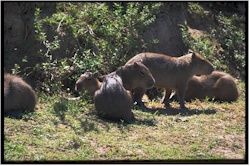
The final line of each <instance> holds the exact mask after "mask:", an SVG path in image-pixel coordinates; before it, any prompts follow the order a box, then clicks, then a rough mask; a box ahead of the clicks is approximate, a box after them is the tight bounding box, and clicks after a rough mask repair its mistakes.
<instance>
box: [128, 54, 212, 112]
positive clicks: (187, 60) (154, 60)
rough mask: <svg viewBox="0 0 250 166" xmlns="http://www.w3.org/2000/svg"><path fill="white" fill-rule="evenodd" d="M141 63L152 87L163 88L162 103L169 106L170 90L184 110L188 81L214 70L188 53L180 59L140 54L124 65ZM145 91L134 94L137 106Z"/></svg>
mask: <svg viewBox="0 0 250 166" xmlns="http://www.w3.org/2000/svg"><path fill="white" fill-rule="evenodd" d="M134 62H142V63H143V64H144V65H145V66H146V67H147V68H148V69H149V70H150V72H151V73H152V75H153V77H154V79H155V84H154V87H159V88H165V95H164V97H163V102H164V104H165V106H166V107H168V106H169V96H170V94H171V92H172V90H175V91H176V92H177V95H178V97H179V101H180V107H181V108H185V104H184V97H185V91H186V86H187V83H188V80H189V79H190V78H191V77H192V76H193V75H196V74H200V75H203V74H210V73H212V71H213V70H214V68H213V65H212V64H211V63H210V62H209V61H208V60H206V59H205V58H203V57H202V56H201V55H199V54H197V53H194V52H192V53H188V54H186V55H183V56H181V57H171V56H167V55H164V54H157V53H149V52H145V53H140V54H137V55H136V56H134V57H133V58H131V59H130V60H129V61H128V62H127V63H126V64H131V63H134ZM145 91H146V90H145V89H143V88H140V89H137V91H136V92H134V93H135V94H134V97H135V100H136V101H137V102H138V104H139V105H143V103H142V101H141V97H142V95H143V94H144V93H145Z"/></svg>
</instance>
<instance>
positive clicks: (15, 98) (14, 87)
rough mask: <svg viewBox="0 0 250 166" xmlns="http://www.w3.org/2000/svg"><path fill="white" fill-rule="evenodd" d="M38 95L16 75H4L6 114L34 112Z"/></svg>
mask: <svg viewBox="0 0 250 166" xmlns="http://www.w3.org/2000/svg"><path fill="white" fill-rule="evenodd" d="M35 105H36V95H35V92H34V90H33V89H32V87H31V86H30V85H28V84H27V83H26V82H25V81H24V80H23V79H22V78H21V77H19V76H16V75H9V74H7V75H4V112H5V113H7V112H11V111H20V112H23V111H25V110H29V111H33V110H34V108H35Z"/></svg>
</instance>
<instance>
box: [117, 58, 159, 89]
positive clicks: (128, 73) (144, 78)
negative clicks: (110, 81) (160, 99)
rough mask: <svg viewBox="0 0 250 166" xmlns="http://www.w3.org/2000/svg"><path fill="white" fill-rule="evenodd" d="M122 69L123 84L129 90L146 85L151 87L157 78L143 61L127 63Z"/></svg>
mask: <svg viewBox="0 0 250 166" xmlns="http://www.w3.org/2000/svg"><path fill="white" fill-rule="evenodd" d="M121 71H122V73H121V75H122V81H123V85H124V87H125V89H127V90H131V89H134V88H136V87H145V88H147V89H149V88H151V87H152V86H153V85H154V83H155V79H154V77H153V76H152V74H151V72H150V71H149V70H148V68H147V67H146V66H145V65H144V64H142V63H141V62H135V63H133V64H127V65H125V66H123V67H122V70H121ZM128 86H129V87H128Z"/></svg>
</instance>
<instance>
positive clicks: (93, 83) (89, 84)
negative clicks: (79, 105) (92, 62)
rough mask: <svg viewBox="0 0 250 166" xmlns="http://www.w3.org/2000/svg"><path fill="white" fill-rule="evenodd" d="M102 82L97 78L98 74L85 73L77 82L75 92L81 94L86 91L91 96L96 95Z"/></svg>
mask: <svg viewBox="0 0 250 166" xmlns="http://www.w3.org/2000/svg"><path fill="white" fill-rule="evenodd" d="M101 84H102V83H101V82H100V81H99V80H98V78H97V74H96V73H95V74H93V73H92V72H85V73H84V74H82V75H81V76H80V78H79V79H78V80H77V81H76V86H75V90H76V91H79V92H81V91H82V90H86V91H87V92H88V93H89V94H90V95H91V96H94V95H95V92H96V91H97V90H98V89H100V87H101Z"/></svg>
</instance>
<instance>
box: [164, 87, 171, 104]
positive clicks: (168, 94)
mask: <svg viewBox="0 0 250 166" xmlns="http://www.w3.org/2000/svg"><path fill="white" fill-rule="evenodd" d="M171 92H172V90H171V89H168V88H165V94H164V97H163V99H162V103H164V104H165V107H170V104H169V97H170V95H171Z"/></svg>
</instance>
